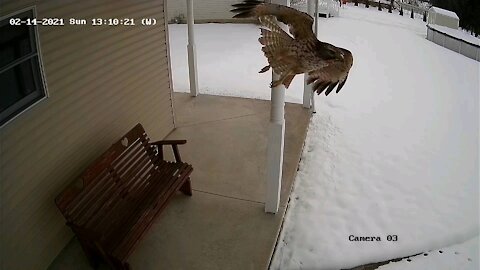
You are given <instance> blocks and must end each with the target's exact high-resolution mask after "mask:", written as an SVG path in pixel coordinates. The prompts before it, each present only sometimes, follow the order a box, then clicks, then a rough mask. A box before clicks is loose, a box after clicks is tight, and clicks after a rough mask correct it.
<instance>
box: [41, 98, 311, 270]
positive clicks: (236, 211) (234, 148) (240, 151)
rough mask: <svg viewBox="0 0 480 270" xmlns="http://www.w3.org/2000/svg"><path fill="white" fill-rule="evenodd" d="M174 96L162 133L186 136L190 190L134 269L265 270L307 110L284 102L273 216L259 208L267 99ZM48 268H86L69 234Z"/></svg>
mask: <svg viewBox="0 0 480 270" xmlns="http://www.w3.org/2000/svg"><path fill="white" fill-rule="evenodd" d="M174 99H175V102H174V106H175V114H176V117H175V118H176V125H177V128H176V129H175V130H174V131H173V132H172V133H171V134H170V135H169V136H168V137H167V139H187V140H188V143H187V144H186V145H182V146H180V152H181V155H182V159H183V160H184V161H185V162H188V163H191V164H192V165H193V167H194V171H193V174H192V177H191V178H192V187H193V196H192V197H186V196H183V195H181V194H179V195H178V196H177V197H176V198H175V199H174V200H173V201H172V202H171V203H170V204H169V206H168V207H167V208H166V210H165V211H164V212H163V214H162V215H161V216H160V218H158V219H157V221H156V223H155V224H154V225H153V226H152V228H151V229H150V231H149V232H148V233H147V234H146V236H145V237H144V238H143V239H142V241H141V242H140V243H139V245H138V247H137V249H136V250H135V252H134V253H133V254H132V256H131V257H130V260H129V262H130V264H131V266H132V268H133V269H142V270H143V269H145V270H150V269H152V270H153V269H155V270H157V269H242V270H243V269H255V270H256V269H267V268H268V264H269V262H270V258H271V256H272V253H273V250H274V247H275V242H276V240H277V236H278V233H279V230H280V226H281V223H282V220H283V216H284V214H285V208H286V205H287V203H288V196H289V194H290V190H291V187H292V184H293V181H294V178H295V174H296V169H297V166H298V162H299V159H300V155H301V151H302V147H303V142H304V139H305V136H306V132H307V128H308V123H309V119H310V112H309V111H308V110H306V109H304V108H302V106H301V105H300V104H288V103H287V104H286V106H285V121H286V129H285V130H286V134H285V154H284V165H283V179H282V191H281V200H280V205H281V207H280V210H279V213H278V214H276V215H273V214H266V213H265V212H264V197H265V189H266V187H265V177H266V169H265V168H266V146H267V135H268V133H267V126H268V121H269V115H270V103H269V101H262V100H253V99H243V98H232V97H220V96H209V95H200V96H198V97H195V98H193V97H190V96H189V95H188V94H183V93H175V94H174ZM147 133H148V131H147ZM152 139H155V138H152ZM169 151H170V149H167V150H166V152H169ZM49 269H50V270H57V269H90V267H89V265H88V262H87V260H86V257H85V255H84V254H83V252H82V250H81V248H80V246H79V244H78V242H77V241H76V240H75V239H74V240H72V241H71V242H70V243H69V244H68V246H67V247H66V248H65V249H64V250H63V251H62V252H61V253H60V254H59V255H58V256H57V258H56V259H55V261H54V262H53V263H52V264H51V266H50V268H49ZM105 269H106V268H105Z"/></svg>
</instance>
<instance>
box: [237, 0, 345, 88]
mask: <svg viewBox="0 0 480 270" xmlns="http://www.w3.org/2000/svg"><path fill="white" fill-rule="evenodd" d="M233 7H235V9H232V10H231V11H232V12H234V13H237V14H236V15H235V16H233V17H234V18H249V17H255V18H258V20H259V21H260V23H261V24H262V26H263V27H265V28H268V29H264V28H262V29H261V37H260V38H259V42H260V43H261V44H262V45H263V47H262V51H263V52H264V54H265V56H266V57H267V59H268V63H269V65H267V66H266V67H264V68H262V70H260V73H263V72H266V71H267V70H269V69H270V67H272V69H273V71H274V72H275V73H277V74H279V75H280V79H278V80H277V81H273V82H272V83H271V87H275V86H278V85H280V84H283V85H285V87H286V88H288V87H289V86H290V83H291V82H292V80H293V78H294V77H295V75H297V74H302V73H306V74H308V76H309V77H308V80H307V84H311V83H314V84H313V86H312V89H313V91H315V92H317V93H318V94H321V93H322V92H323V91H324V90H325V89H326V91H325V95H328V94H330V92H331V91H332V90H333V89H334V88H335V86H337V85H338V87H337V91H336V92H337V93H338V92H339V91H340V90H341V89H342V87H343V86H344V85H345V82H346V81H347V77H348V72H349V71H350V68H351V67H352V65H353V56H352V53H351V52H350V51H348V50H346V49H343V48H339V47H335V46H333V45H331V44H328V43H325V42H321V41H319V40H318V39H317V37H316V36H315V34H314V33H313V31H312V25H313V22H314V20H313V18H312V17H311V16H310V15H308V14H307V13H304V12H301V11H298V10H295V9H293V8H289V7H286V6H282V5H276V4H267V3H264V2H263V1H257V0H245V1H244V2H243V3H240V4H234V5H233ZM277 20H278V21H280V22H282V23H284V24H286V25H288V27H289V32H290V34H291V35H289V34H288V33H286V32H285V31H284V30H283V29H282V28H281V27H280V26H279V25H278V21H277Z"/></svg>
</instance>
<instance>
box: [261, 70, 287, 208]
mask: <svg viewBox="0 0 480 270" xmlns="http://www.w3.org/2000/svg"><path fill="white" fill-rule="evenodd" d="M279 77H280V76H279V75H278V74H275V73H273V72H272V80H278V79H279ZM284 137H285V86H284V85H283V84H281V85H279V86H277V87H274V88H272V90H271V105H270V124H269V127H268V145H267V196H266V201H265V212H267V213H274V214H276V213H277V212H278V207H279V205H280V190H281V188H282V168H283V146H284Z"/></svg>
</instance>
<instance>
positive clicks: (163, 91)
mask: <svg viewBox="0 0 480 270" xmlns="http://www.w3.org/2000/svg"><path fill="white" fill-rule="evenodd" d="M33 5H36V10H37V14H38V16H37V17H38V18H47V17H57V18H64V19H65V20H66V23H67V25H65V26H50V27H46V26H45V27H39V39H40V46H41V51H42V58H43V64H44V70H45V76H46V80H47V84H48V91H49V98H48V99H46V100H43V101H42V102H40V103H39V104H37V105H36V106H34V107H33V108H31V109H30V110H28V111H26V112H24V113H23V114H22V115H20V116H19V117H18V118H17V119H15V120H14V121H12V122H11V123H9V124H7V125H6V126H4V127H3V128H1V129H0V179H1V180H0V185H1V186H0V187H1V189H0V192H1V193H0V205H1V219H0V230H1V246H0V248H1V250H0V263H1V265H0V266H1V267H0V268H1V269H45V268H46V267H47V266H48V265H49V264H50V262H51V261H52V260H53V259H54V258H55V256H56V255H57V254H58V252H59V251H60V250H61V249H62V248H63V247H64V246H65V244H66V243H67V241H68V240H69V239H70V238H71V233H70V231H69V230H68V228H67V227H66V226H65V222H64V220H63V217H62V216H61V214H60V213H59V211H58V210H57V209H56V207H55V205H54V198H55V196H56V195H58V193H59V192H60V191H61V190H62V189H63V188H64V187H65V186H66V185H68V184H69V183H71V182H72V181H73V180H74V179H76V178H78V176H79V175H80V174H81V172H82V171H83V170H85V168H86V167H87V166H88V165H89V164H90V163H91V162H92V161H93V160H95V159H96V158H97V157H98V156H99V155H100V154H101V153H102V152H103V151H105V150H106V149H107V148H108V147H109V146H110V145H111V144H112V143H113V142H114V141H115V140H117V139H119V137H120V136H121V135H123V134H124V133H126V132H127V131H128V130H129V129H130V128H132V127H133V126H134V125H135V124H136V123H142V124H143V125H144V127H145V129H146V130H147V133H148V134H149V135H150V137H151V138H152V140H159V139H162V138H164V137H165V136H166V135H167V134H168V133H169V132H170V131H171V130H172V129H173V128H174V126H173V111H172V100H171V87H170V77H169V72H170V70H169V69H170V68H169V64H168V63H169V62H168V50H167V47H166V39H167V36H166V31H165V18H164V12H163V8H164V6H163V1H147V0H144V1H127V0H124V1H118V0H102V1H95V0H86V1H80V0H78V1H73V0H72V1H68V2H64V1H55V0H49V1H18V0H7V1H4V0H3V1H2V2H1V4H0V16H4V15H6V14H9V13H11V12H13V11H16V10H20V9H23V8H26V7H29V6H33ZM69 18H77V19H87V21H88V25H81V26H80V25H77V26H73V25H68V19H69ZM92 18H104V19H108V18H118V19H122V18H133V19H134V20H135V22H136V24H137V25H135V26H92V25H91V21H90V20H91V19H92ZM142 18H155V19H156V20H157V24H156V25H155V26H143V25H141V19H142Z"/></svg>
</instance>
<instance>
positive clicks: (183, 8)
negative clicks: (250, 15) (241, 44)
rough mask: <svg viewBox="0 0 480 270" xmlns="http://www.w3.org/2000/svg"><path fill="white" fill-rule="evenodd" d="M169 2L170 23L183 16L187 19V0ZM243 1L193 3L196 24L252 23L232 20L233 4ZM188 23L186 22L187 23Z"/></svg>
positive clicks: (227, 0) (216, 0) (210, 0)
mask: <svg viewBox="0 0 480 270" xmlns="http://www.w3.org/2000/svg"><path fill="white" fill-rule="evenodd" d="M167 2H168V21H169V22H172V21H173V20H174V19H175V18H177V17H179V16H182V15H183V17H184V18H185V20H186V18H187V0H167ZM241 2H242V0H202V1H193V10H194V11H193V12H194V17H195V22H196V23H202V22H242V21H245V22H251V21H252V20H248V19H247V20H246V19H232V17H233V15H234V14H233V13H231V12H230V10H231V9H233V7H232V5H233V4H238V3H241ZM185 22H186V21H185Z"/></svg>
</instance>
